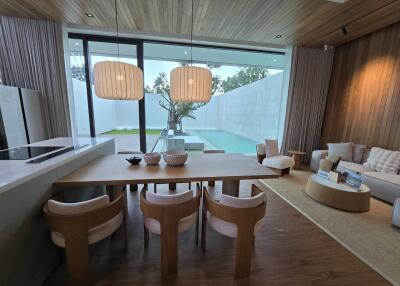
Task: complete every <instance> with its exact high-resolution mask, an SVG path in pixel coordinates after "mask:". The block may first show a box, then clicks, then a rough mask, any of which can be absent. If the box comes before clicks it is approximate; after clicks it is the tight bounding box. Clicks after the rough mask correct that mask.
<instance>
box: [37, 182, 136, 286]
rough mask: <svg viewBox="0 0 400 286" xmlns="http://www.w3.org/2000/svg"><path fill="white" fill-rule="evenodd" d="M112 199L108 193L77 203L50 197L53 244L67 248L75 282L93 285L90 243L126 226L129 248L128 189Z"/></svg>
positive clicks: (46, 212) (47, 209) (47, 207)
mask: <svg viewBox="0 0 400 286" xmlns="http://www.w3.org/2000/svg"><path fill="white" fill-rule="evenodd" d="M122 188H123V187H121V189H119V191H118V194H117V196H116V197H115V199H114V200H113V201H112V202H110V199H109V196H108V195H103V196H100V197H97V198H94V199H91V200H87V201H83V202H77V203H62V202H58V201H55V200H53V199H50V200H48V201H47V203H46V204H45V205H44V207H43V211H44V215H45V219H46V221H47V224H48V227H49V229H50V231H51V239H52V241H53V243H54V244H55V245H57V246H59V247H62V248H65V251H66V258H67V266H68V271H69V275H70V280H71V284H72V285H78V286H80V285H91V283H92V274H91V271H90V267H89V249H88V248H89V245H90V244H93V243H95V242H98V241H100V240H103V239H105V238H107V237H109V236H110V235H112V234H113V233H114V232H115V231H116V230H117V229H118V228H119V227H120V226H121V225H122V224H123V226H124V231H125V233H124V239H125V251H127V248H128V237H127V209H126V192H125V191H124V190H125V188H123V190H122Z"/></svg>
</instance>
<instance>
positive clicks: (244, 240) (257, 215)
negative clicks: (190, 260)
mask: <svg viewBox="0 0 400 286" xmlns="http://www.w3.org/2000/svg"><path fill="white" fill-rule="evenodd" d="M265 212H266V196H265V193H264V192H263V191H262V190H260V189H259V188H258V187H257V186H256V185H254V184H253V185H252V187H251V197H250V198H238V197H232V196H228V195H224V194H221V197H220V201H219V202H217V201H216V200H214V199H213V198H212V196H211V195H210V193H209V192H208V190H207V188H206V187H203V211H202V239H201V246H202V250H203V252H205V251H206V238H207V233H206V231H207V222H208V224H209V225H210V226H211V227H212V228H213V229H214V230H216V231H217V232H219V233H221V234H223V235H225V236H228V237H232V238H235V239H236V241H235V277H236V278H242V277H248V276H249V275H250V268H251V256H252V250H253V247H254V240H255V235H256V234H257V232H258V231H259V230H260V229H261V226H262V219H263V217H264V216H265Z"/></svg>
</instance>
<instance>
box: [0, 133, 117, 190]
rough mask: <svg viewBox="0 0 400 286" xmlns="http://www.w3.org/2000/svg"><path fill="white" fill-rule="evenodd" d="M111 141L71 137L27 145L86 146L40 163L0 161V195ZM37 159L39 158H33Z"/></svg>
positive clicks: (100, 138)
mask: <svg viewBox="0 0 400 286" xmlns="http://www.w3.org/2000/svg"><path fill="white" fill-rule="evenodd" d="M113 140H114V139H113V138H106V137H97V138H90V137H79V138H74V139H73V138H71V137H58V138H54V139H50V140H45V141H41V142H37V143H33V144H30V145H27V146H65V147H66V148H67V147H71V146H72V145H77V144H79V145H85V144H88V145H87V146H85V147H82V148H80V149H78V150H71V151H69V152H66V153H64V154H61V155H58V156H56V157H54V158H51V159H48V160H45V161H43V162H41V163H29V164H28V163H26V162H27V161H29V160H31V159H28V160H0V193H3V192H5V191H7V190H9V189H10V188H12V187H14V186H16V185H19V184H22V183H24V182H26V181H28V180H30V179H31V178H33V177H36V176H38V175H40V174H42V173H44V172H46V171H48V170H50V169H53V168H56V167H59V166H61V165H62V164H64V163H66V162H69V161H71V160H73V159H75V158H78V157H79V156H81V155H84V154H86V153H88V152H90V150H93V149H95V148H96V146H100V145H102V144H103V143H105V142H109V141H113ZM59 150H60V149H59ZM57 151H58V150H57ZM57 151H53V152H57ZM51 153H52V152H51ZM47 154H49V153H47ZM42 156H43V155H42ZM39 157H41V156H38V157H35V158H39Z"/></svg>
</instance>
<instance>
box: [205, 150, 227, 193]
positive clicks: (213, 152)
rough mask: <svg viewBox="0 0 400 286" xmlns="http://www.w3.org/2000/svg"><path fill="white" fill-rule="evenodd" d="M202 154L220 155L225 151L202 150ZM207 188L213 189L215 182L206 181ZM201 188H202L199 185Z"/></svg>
mask: <svg viewBox="0 0 400 286" xmlns="http://www.w3.org/2000/svg"><path fill="white" fill-rule="evenodd" d="M203 153H204V154H222V153H225V150H203ZM208 186H209V187H215V181H208ZM201 187H203V186H202V185H201Z"/></svg>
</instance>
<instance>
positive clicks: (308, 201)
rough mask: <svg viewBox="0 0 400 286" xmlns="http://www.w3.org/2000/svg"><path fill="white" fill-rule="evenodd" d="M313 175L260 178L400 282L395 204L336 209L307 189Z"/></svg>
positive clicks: (399, 233)
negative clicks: (393, 223)
mask: <svg viewBox="0 0 400 286" xmlns="http://www.w3.org/2000/svg"><path fill="white" fill-rule="evenodd" d="M311 174H312V173H311V172H308V171H291V174H290V175H285V176H283V177H280V178H279V179H267V180H260V181H261V182H262V183H263V184H265V185H266V186H268V187H269V188H270V189H271V190H272V191H273V192H275V193H276V194H277V195H278V196H280V197H281V198H282V199H283V200H285V201H286V202H288V203H289V204H290V205H292V206H293V207H294V208H295V209H297V210H298V211H299V212H300V213H302V214H303V215H304V216H305V217H307V218H308V219H309V220H310V221H312V222H313V223H315V224H316V225H317V226H319V227H320V228H321V229H322V230H323V231H325V232H326V233H327V234H329V235H330V236H331V237H333V238H334V239H335V240H336V241H338V242H339V243H340V244H342V245H343V246H344V247H345V248H347V249H348V250H349V251H350V252H352V253H353V254H354V255H356V256H357V257H358V258H360V259H361V260H362V261H364V262H365V263H366V264H367V265H369V266H370V267H371V268H372V269H374V270H375V271H376V272H378V273H379V274H381V275H382V276H383V277H384V278H385V279H387V280H388V281H389V282H391V283H392V284H394V285H400V230H399V229H397V228H395V227H392V226H391V224H390V223H391V215H392V206H391V205H389V204H386V203H384V202H381V201H379V200H377V199H373V198H372V199H371V207H370V211H369V212H365V213H349V212H345V211H340V210H337V209H333V208H331V207H328V206H326V205H323V204H321V203H319V202H317V201H315V200H313V199H312V198H310V197H309V196H308V195H307V194H306V193H305V192H304V188H305V185H306V183H307V179H308V177H309V176H310V175H311Z"/></svg>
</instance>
